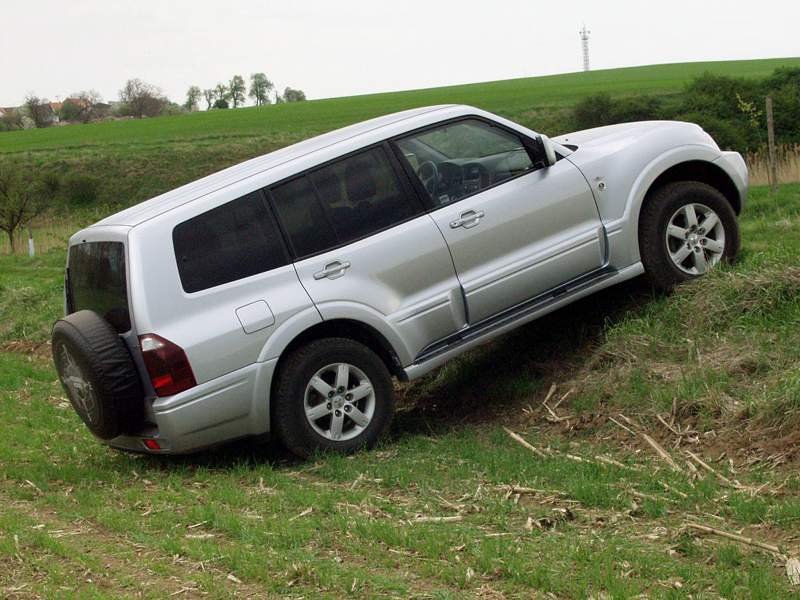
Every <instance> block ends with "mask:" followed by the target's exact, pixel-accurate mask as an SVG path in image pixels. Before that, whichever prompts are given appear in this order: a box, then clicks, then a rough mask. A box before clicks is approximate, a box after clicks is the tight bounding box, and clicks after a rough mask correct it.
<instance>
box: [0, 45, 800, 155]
mask: <svg viewBox="0 0 800 600" xmlns="http://www.w3.org/2000/svg"><path fill="white" fill-rule="evenodd" d="M798 65H800V58H776V59H766V60H747V61H725V62H695V63H678V64H666V65H651V66H643V67H629V68H624V69H607V70H599V71H591V72H589V73H569V74H565V75H550V76H546V77H531V78H524V79H512V80H506V81H494V82H487V83H476V84H468V85H458V86H448V87H440V88H431V89H424V90H412V91H405V92H391V93H382V94H369V95H363V96H354V97H349V98H333V99H328V100H315V101H310V102H303V103H296V104H283V105H274V106H267V107H263V108H244V109H238V110H235V111H210V112H202V113H195V114H191V115H180V116H174V117H163V118H159V119H149V120H148V119H145V120H131V121H116V122H111V123H100V124H91V125H85V126H80V127H56V128H50V129H41V130H33V131H20V132H10V133H5V134H3V135H2V136H0V152H5V153H15V152H28V151H41V150H54V149H70V150H78V149H85V148H86V147H90V146H102V147H104V148H109V147H124V148H130V147H140V146H152V145H162V146H163V145H169V144H173V143H177V142H188V141H191V142H196V141H199V140H204V141H207V142H210V143H214V144H216V143H219V142H220V141H223V140H228V139H232V140H237V141H238V140H242V139H248V138H269V139H271V140H288V139H296V138H304V137H309V136H311V135H316V134H319V133H322V132H324V131H328V130H331V129H335V128H337V127H342V126H344V125H347V124H350V123H354V122H356V121H361V120H364V119H367V118H370V117H374V116H378V115H382V114H386V113H390V112H394V111H399V110H404V109H408V108H415V107H418V106H427V105H433V104H452V103H461V104H472V105H475V106H479V107H481V108H485V109H487V110H489V111H493V112H499V113H501V114H503V115H505V116H508V117H509V118H512V119H517V120H519V121H521V122H525V123H529V124H531V125H534V124H535V123H536V121H537V119H536V113H537V111H541V110H545V109H561V108H569V107H571V106H573V105H574V104H575V103H576V102H577V101H578V100H580V99H581V98H583V97H585V96H587V95H589V94H593V93H597V92H599V91H608V92H610V93H613V94H616V95H624V94H632V93H638V92H641V91H643V89H645V90H647V91H649V92H651V93H658V94H664V93H671V92H677V91H679V90H680V89H681V87H682V86H683V85H685V84H686V83H688V82H689V81H690V80H691V78H692V77H694V76H697V75H701V74H702V73H704V72H706V71H712V72H714V73H718V74H720V75H731V76H741V77H763V76H766V75H768V74H770V73H771V72H772V71H773V70H774V69H775V68H777V67H781V66H798ZM534 129H536V127H534ZM546 132H547V133H552V132H548V131H546Z"/></svg>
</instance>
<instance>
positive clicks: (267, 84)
mask: <svg viewBox="0 0 800 600" xmlns="http://www.w3.org/2000/svg"><path fill="white" fill-rule="evenodd" d="M274 88H275V86H274V85H273V83H272V82H271V81H270V80H269V79H267V76H266V75H265V74H264V73H253V74H252V75H250V94H249V95H250V97H251V98H252V99H253V100H255V101H256V106H261V105H262V104H269V93H270V92H271V91H272V90H273V89H274Z"/></svg>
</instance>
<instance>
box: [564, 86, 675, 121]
mask: <svg viewBox="0 0 800 600" xmlns="http://www.w3.org/2000/svg"><path fill="white" fill-rule="evenodd" d="M663 105H664V102H663V101H662V100H661V99H659V98H656V97H654V96H633V97H630V98H622V99H614V98H612V97H611V96H610V95H609V94H607V93H605V92H602V93H600V94H594V95H592V96H587V97H586V98H584V99H583V100H581V101H580V102H578V104H577V105H576V106H575V110H574V113H573V114H574V118H575V124H576V126H577V128H578V129H591V128H592V127H602V126H604V125H614V124H616V123H631V122H633V121H650V120H653V119H661V118H664V117H663V116H662V113H663Z"/></svg>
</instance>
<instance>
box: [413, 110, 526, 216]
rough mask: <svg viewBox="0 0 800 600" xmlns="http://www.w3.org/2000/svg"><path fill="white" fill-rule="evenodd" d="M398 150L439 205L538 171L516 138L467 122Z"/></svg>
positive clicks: (429, 133) (421, 135) (426, 134)
mask: <svg viewBox="0 0 800 600" xmlns="http://www.w3.org/2000/svg"><path fill="white" fill-rule="evenodd" d="M397 145H398V147H399V148H400V150H401V152H402V153H403V155H404V156H405V158H406V160H407V161H408V162H409V164H410V165H411V168H412V170H413V171H414V173H416V175H417V177H418V178H419V180H420V183H421V184H422V186H423V187H424V188H425V190H426V191H427V192H428V194H429V196H430V200H431V204H432V205H433V206H434V207H438V206H445V205H447V204H450V203H452V202H456V201H458V200H460V199H461V198H464V197H466V196H469V195H472V194H475V193H477V192H480V191H481V190H483V189H485V188H487V187H491V186H493V185H496V184H498V183H502V182H503V181H506V180H507V179H511V178H512V177H516V176H517V175H520V174H522V173H525V172H527V171H529V170H531V169H532V168H533V162H532V161H531V159H530V156H529V155H528V152H527V151H526V150H525V148H524V146H523V144H522V140H521V139H520V137H518V136H517V135H516V134H513V133H510V132H508V131H506V130H505V129H502V128H500V127H493V126H491V125H489V124H488V123H484V122H483V121H479V120H471V119H469V120H464V121H458V122H455V123H450V124H447V125H443V126H441V127H437V128H435V129H428V130H426V131H424V132H421V133H418V134H415V135H412V136H409V137H406V138H403V139H402V140H399V141H398V142H397Z"/></svg>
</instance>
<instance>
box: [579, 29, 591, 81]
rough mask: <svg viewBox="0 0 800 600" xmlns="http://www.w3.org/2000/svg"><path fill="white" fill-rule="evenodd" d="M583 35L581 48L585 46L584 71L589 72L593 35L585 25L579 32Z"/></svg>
mask: <svg viewBox="0 0 800 600" xmlns="http://www.w3.org/2000/svg"><path fill="white" fill-rule="evenodd" d="M579 33H580V34H581V46H583V70H584V71H588V70H589V34H590V33H592V32H591V31H589V30H588V29H586V25H585V24H584V26H583V29H581V30H580V32H579Z"/></svg>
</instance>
